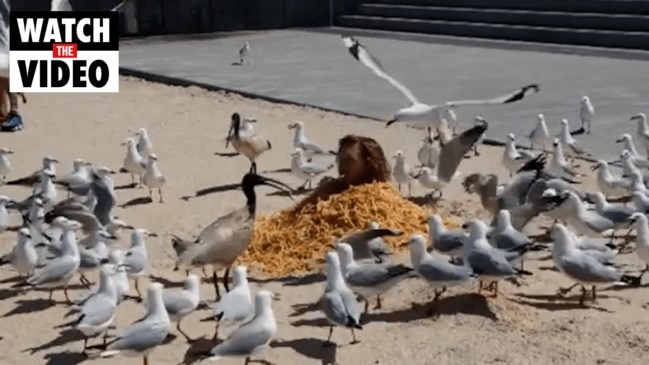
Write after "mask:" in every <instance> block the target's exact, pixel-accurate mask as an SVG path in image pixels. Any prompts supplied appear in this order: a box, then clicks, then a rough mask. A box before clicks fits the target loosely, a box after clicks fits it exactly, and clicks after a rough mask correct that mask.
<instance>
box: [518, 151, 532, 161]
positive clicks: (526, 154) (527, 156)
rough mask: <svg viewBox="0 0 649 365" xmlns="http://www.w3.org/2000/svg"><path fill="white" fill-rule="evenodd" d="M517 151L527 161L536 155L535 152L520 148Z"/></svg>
mask: <svg viewBox="0 0 649 365" xmlns="http://www.w3.org/2000/svg"><path fill="white" fill-rule="evenodd" d="M518 153H519V154H520V155H521V156H522V157H523V159H524V160H526V161H529V160H532V159H533V158H535V157H536V154H535V153H533V152H530V151H527V150H520V151H518Z"/></svg>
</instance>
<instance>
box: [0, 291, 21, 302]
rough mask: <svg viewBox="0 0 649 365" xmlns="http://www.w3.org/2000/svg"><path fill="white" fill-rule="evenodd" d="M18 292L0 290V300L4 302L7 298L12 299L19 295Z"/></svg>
mask: <svg viewBox="0 0 649 365" xmlns="http://www.w3.org/2000/svg"><path fill="white" fill-rule="evenodd" d="M20 293H21V291H20V290H12V289H0V300H5V299H9V298H13V297H15V296H17V295H18V294H20Z"/></svg>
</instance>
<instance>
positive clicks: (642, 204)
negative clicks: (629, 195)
mask: <svg viewBox="0 0 649 365" xmlns="http://www.w3.org/2000/svg"><path fill="white" fill-rule="evenodd" d="M633 206H634V207H635V209H636V210H637V211H638V212H640V213H643V214H649V197H647V196H646V195H644V194H643V193H642V192H640V191H635V192H633Z"/></svg>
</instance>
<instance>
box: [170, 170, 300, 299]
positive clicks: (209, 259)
mask: <svg viewBox="0 0 649 365" xmlns="http://www.w3.org/2000/svg"><path fill="white" fill-rule="evenodd" d="M257 185H268V186H271V187H274V188H275V189H278V190H282V191H285V192H289V194H290V191H291V188H290V187H289V186H288V185H286V184H284V183H282V182H281V181H277V180H275V179H271V178H268V177H263V176H260V175H257V174H253V173H248V174H246V175H245V176H244V177H243V179H242V180H241V189H242V190H243V194H244V195H245V196H246V205H245V206H243V207H241V208H239V209H236V210H234V211H232V212H230V213H228V214H226V215H224V216H222V217H219V218H218V219H216V220H215V221H214V222H212V223H211V224H210V225H209V226H207V227H205V228H204V229H203V230H202V231H201V233H200V234H199V235H198V237H197V238H196V239H195V240H194V241H193V244H191V245H188V248H187V249H186V250H185V251H184V252H183V253H181V254H180V256H178V259H177V260H176V267H178V268H186V267H203V266H205V265H212V268H213V270H214V271H213V278H214V289H215V291H216V297H217V299H220V298H221V293H220V291H219V286H218V275H217V270H220V269H225V275H224V277H223V285H224V286H225V290H226V291H229V287H228V276H229V274H230V267H231V266H232V264H233V263H234V261H235V260H236V259H237V258H238V257H239V256H241V255H242V254H243V253H244V252H245V251H246V249H248V245H250V240H251V239H252V230H253V225H254V223H255V214H256V212H257V195H256V194H255V186H257ZM289 196H290V195H289ZM185 242H187V241H185Z"/></svg>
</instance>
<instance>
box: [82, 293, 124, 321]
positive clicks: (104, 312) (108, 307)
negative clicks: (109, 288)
mask: <svg viewBox="0 0 649 365" xmlns="http://www.w3.org/2000/svg"><path fill="white" fill-rule="evenodd" d="M115 306H116V303H115V302H113V301H111V300H110V299H109V298H108V297H106V296H105V295H101V294H97V295H93V296H91V297H90V298H88V299H87V300H86V301H85V302H84V304H83V307H82V309H81V314H82V315H83V321H84V322H86V323H90V324H93V325H100V324H102V323H106V322H108V321H110V319H111V318H113V316H114V315H115Z"/></svg>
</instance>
